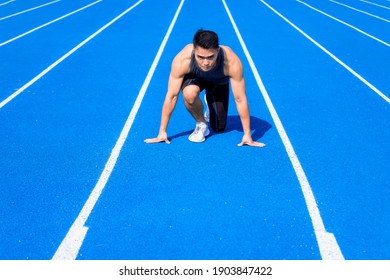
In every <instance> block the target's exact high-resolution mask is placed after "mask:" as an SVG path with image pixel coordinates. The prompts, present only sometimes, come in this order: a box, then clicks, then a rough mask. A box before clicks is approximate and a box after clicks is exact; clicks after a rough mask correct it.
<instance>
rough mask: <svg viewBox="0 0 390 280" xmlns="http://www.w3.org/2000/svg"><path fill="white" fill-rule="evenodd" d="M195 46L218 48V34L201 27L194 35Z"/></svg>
mask: <svg viewBox="0 0 390 280" xmlns="http://www.w3.org/2000/svg"><path fill="white" fill-rule="evenodd" d="M192 43H193V45H194V48H196V47H201V48H203V49H218V48H219V40H218V35H217V33H215V32H214V31H210V30H203V29H199V30H198V31H196V33H195V35H194V39H193V41H192Z"/></svg>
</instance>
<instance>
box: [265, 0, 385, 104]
mask: <svg viewBox="0 0 390 280" xmlns="http://www.w3.org/2000/svg"><path fill="white" fill-rule="evenodd" d="M259 1H261V2H262V3H263V4H264V5H266V6H267V7H268V8H269V9H270V10H271V11H273V12H274V13H275V14H277V15H278V16H279V17H281V18H282V19H283V20H285V21H286V22H287V23H288V24H290V25H291V26H292V27H293V28H294V29H295V30H297V31H298V32H299V33H301V34H302V35H303V36H305V37H306V38H307V39H308V40H309V41H311V42H312V43H313V44H314V45H316V46H317V47H319V48H320V49H321V50H322V51H323V52H325V53H326V54H327V55H329V56H330V57H331V58H333V59H334V60H335V61H336V62H337V63H339V64H340V65H341V66H343V67H344V68H345V69H346V70H348V71H349V72H350V73H351V74H353V75H354V76H355V77H356V78H358V79H359V80H360V81H361V82H363V83H364V84H365V85H366V86H368V87H369V88H370V89H371V90H373V91H374V92H375V93H376V94H378V95H379V96H380V97H381V98H382V99H384V100H385V101H386V102H387V103H390V98H389V97H387V96H386V95H385V94H384V93H383V92H381V91H380V90H379V89H377V88H376V87H375V86H374V85H372V84H371V83H370V82H368V81H367V80H366V79H365V78H363V77H362V76H360V75H359V74H358V73H357V72H356V71H355V70H353V69H352V68H351V67H349V66H348V65H347V64H345V63H344V62H343V61H341V60H340V59H339V58H338V57H337V56H335V55H334V54H332V53H331V52H330V51H328V50H327V49H326V48H325V47H324V46H322V45H321V44H320V43H318V42H317V41H316V40H314V39H313V38H312V37H310V36H309V35H308V34H306V33H305V32H304V31H303V30H301V29H300V28H299V27H298V26H296V25H295V24H294V23H292V22H291V21H290V20H288V19H287V18H286V17H285V16H283V15H282V14H281V13H279V12H278V11H277V10H275V9H274V8H272V7H271V6H270V5H269V4H267V3H266V2H264V1H263V0H259Z"/></svg>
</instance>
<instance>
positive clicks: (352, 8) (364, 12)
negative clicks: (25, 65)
mask: <svg viewBox="0 0 390 280" xmlns="http://www.w3.org/2000/svg"><path fill="white" fill-rule="evenodd" d="M329 1H330V2H333V3H335V4H338V5H341V6H344V7H347V8H349V9H351V10H354V11H357V12H360V13H363V14H366V15H368V16H371V17H374V18H377V19H380V20H383V21H386V22H390V20H388V19H385V18H382V17H379V16H377V15H373V14H370V13H367V12H366V11H362V10H359V9H356V8H354V7H351V6H348V5H346V4H344V3H340V2H337V1H334V0H329Z"/></svg>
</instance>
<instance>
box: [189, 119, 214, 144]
mask: <svg viewBox="0 0 390 280" xmlns="http://www.w3.org/2000/svg"><path fill="white" fill-rule="evenodd" d="M209 134H210V130H209V128H208V127H207V123H204V122H197V123H196V127H195V130H194V132H192V133H191V135H190V136H188V139H189V140H190V141H191V142H196V143H200V142H203V141H204V140H206V138H205V137H206V136H207V135H209Z"/></svg>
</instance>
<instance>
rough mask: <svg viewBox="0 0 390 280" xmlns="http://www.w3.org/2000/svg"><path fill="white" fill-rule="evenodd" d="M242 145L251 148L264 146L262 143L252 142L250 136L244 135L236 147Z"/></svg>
mask: <svg viewBox="0 0 390 280" xmlns="http://www.w3.org/2000/svg"><path fill="white" fill-rule="evenodd" d="M244 145H248V146H252V147H259V148H261V147H264V146H265V144H264V143H261V142H256V141H253V139H252V136H251V135H245V134H244V136H243V137H242V141H241V143H240V144H238V145H237V146H240V147H241V146H244Z"/></svg>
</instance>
